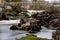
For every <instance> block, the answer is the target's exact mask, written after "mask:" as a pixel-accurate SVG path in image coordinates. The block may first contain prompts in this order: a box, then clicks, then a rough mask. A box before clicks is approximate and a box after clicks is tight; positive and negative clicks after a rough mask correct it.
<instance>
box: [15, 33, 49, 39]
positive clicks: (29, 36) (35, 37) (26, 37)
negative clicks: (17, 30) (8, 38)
mask: <svg viewBox="0 0 60 40" xmlns="http://www.w3.org/2000/svg"><path fill="white" fill-rule="evenodd" d="M16 40H49V39H47V38H39V37H37V36H36V35H32V34H28V35H27V36H24V37H22V38H18V39H16Z"/></svg>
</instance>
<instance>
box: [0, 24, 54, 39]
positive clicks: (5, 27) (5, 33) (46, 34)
mask: <svg viewBox="0 0 60 40" xmlns="http://www.w3.org/2000/svg"><path fill="white" fill-rule="evenodd" d="M10 26H12V24H0V40H15V38H20V37H22V36H25V35H26V34H28V32H27V31H17V30H15V31H12V30H9V28H10ZM53 31H54V30H50V29H47V28H44V27H42V30H41V31H40V32H37V33H34V34H35V35H37V36H38V37H42V38H48V39H51V38H52V32H53Z"/></svg>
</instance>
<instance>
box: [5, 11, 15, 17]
mask: <svg viewBox="0 0 60 40" xmlns="http://www.w3.org/2000/svg"><path fill="white" fill-rule="evenodd" d="M4 14H5V15H9V14H10V15H13V16H14V15H15V14H16V12H14V11H12V12H9V11H5V12H4Z"/></svg>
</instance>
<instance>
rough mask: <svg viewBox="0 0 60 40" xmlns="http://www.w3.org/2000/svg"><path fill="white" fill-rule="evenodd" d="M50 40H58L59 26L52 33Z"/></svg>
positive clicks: (59, 36)
mask: <svg viewBox="0 0 60 40" xmlns="http://www.w3.org/2000/svg"><path fill="white" fill-rule="evenodd" d="M52 40H60V26H59V27H58V28H57V30H56V31H55V32H53V33H52Z"/></svg>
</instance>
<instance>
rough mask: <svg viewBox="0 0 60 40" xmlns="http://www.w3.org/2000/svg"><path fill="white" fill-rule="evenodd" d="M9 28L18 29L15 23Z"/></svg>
mask: <svg viewBox="0 0 60 40" xmlns="http://www.w3.org/2000/svg"><path fill="white" fill-rule="evenodd" d="M10 30H18V28H17V26H16V25H13V26H11V27H10Z"/></svg>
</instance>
